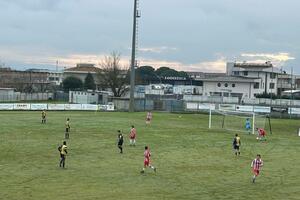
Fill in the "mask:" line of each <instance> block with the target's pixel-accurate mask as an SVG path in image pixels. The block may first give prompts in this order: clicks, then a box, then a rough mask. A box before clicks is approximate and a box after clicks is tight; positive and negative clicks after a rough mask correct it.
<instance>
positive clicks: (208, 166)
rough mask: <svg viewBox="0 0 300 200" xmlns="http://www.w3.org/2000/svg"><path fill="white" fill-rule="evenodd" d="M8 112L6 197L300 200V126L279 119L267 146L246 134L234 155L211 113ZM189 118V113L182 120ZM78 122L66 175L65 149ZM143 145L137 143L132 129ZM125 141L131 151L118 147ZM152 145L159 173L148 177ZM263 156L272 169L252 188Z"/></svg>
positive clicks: (4, 123) (1, 127)
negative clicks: (213, 126) (254, 168)
mask: <svg viewBox="0 0 300 200" xmlns="http://www.w3.org/2000/svg"><path fill="white" fill-rule="evenodd" d="M47 114H48V122H47V124H46V125H43V124H41V123H40V116H41V113H40V112H25V111H24V112H6V111H5V112H4V111H3V112H0V199H1V200H2V199H3V200H55V199H60V200H74V199H80V200H92V199H104V200H106V199H114V200H115V199H120V200H123V199H124V200H126V199H131V200H135V199H139V200H144V199H145V200H147V199H153V200H159V199H180V200H183V199H195V200H196V199H197V200H198V199H231V200H232V199H255V200H257V199H264V200H266V199H273V200H274V199H275V200H277V199H278V200H281V199H300V189H299V188H300V167H299V166H300V159H299V158H300V156H299V152H300V137H298V136H297V130H298V128H299V127H300V123H299V120H288V119H273V120H272V125H273V127H272V128H273V135H270V134H269V135H268V140H267V142H266V143H263V142H258V141H256V139H255V136H253V135H247V134H243V133H241V134H240V135H241V141H242V148H241V152H242V154H241V156H240V157H238V158H236V157H235V156H234V154H233V150H232V145H231V144H232V139H233V136H234V133H233V132H228V131H217V130H208V129H207V123H208V116H207V115H201V114H170V113H154V114H153V121H152V124H151V125H150V126H148V127H147V126H146V125H145V116H146V113H132V114H131V113H118V112H116V113H101V112H98V113H95V112H48V113H47ZM180 116H181V117H180ZM67 117H69V118H70V119H71V134H70V139H69V140H68V141H67V143H68V148H69V155H68V157H67V160H66V167H67V168H66V169H65V170H63V169H61V168H59V167H58V164H59V153H58V150H57V147H58V145H59V144H61V143H62V141H63V136H64V128H65V127H64V123H65V120H66V118H67ZM132 124H133V125H135V127H136V128H137V146H136V147H130V146H129V145H128V143H129V141H128V133H129V130H130V126H131V125H132ZM117 129H121V130H122V131H123V132H124V133H125V134H126V135H125V145H124V154H123V155H121V154H119V151H118V149H117V147H116V139H117V138H116V136H117V132H116V131H117ZM145 145H149V147H150V149H151V152H152V163H153V165H154V166H156V167H157V169H158V170H157V173H156V174H155V173H154V172H153V171H151V170H150V169H148V170H146V173H145V174H143V175H141V174H140V170H141V168H142V166H143V150H144V146H145ZM257 153H260V154H261V155H262V159H263V161H264V167H263V170H262V172H261V175H260V176H259V177H258V179H257V182H256V183H255V184H253V183H252V182H251V175H252V174H251V171H250V163H251V161H252V159H253V158H255V155H256V154H257Z"/></svg>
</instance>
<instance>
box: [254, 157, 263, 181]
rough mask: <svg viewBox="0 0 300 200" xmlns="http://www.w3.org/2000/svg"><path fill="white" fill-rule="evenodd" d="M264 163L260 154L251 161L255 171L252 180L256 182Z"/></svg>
mask: <svg viewBox="0 0 300 200" xmlns="http://www.w3.org/2000/svg"><path fill="white" fill-rule="evenodd" d="M263 165H264V163H263V161H262V159H261V156H260V154H257V156H256V158H255V159H254V160H253V161H252V163H251V168H252V172H253V177H252V182H253V183H255V179H256V177H257V176H258V175H259V171H260V170H261V168H262V166H263Z"/></svg>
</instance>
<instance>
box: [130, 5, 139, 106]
mask: <svg viewBox="0 0 300 200" xmlns="http://www.w3.org/2000/svg"><path fill="white" fill-rule="evenodd" d="M137 1H138V0H134V8H133V33H132V49H131V65H130V101H129V112H134V88H135V65H136V62H135V47H136V21H137V17H138V15H137V12H138V11H137Z"/></svg>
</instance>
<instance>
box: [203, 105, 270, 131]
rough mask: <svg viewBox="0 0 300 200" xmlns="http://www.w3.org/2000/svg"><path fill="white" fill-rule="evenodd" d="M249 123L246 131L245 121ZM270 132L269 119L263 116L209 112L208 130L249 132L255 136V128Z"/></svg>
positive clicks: (248, 113)
mask: <svg viewBox="0 0 300 200" xmlns="http://www.w3.org/2000/svg"><path fill="white" fill-rule="evenodd" d="M248 120H249V122H248V123H250V126H251V127H249V129H246V121H248ZM266 125H267V126H269V128H270V133H272V130H271V124H270V118H269V117H268V116H267V115H265V114H260V113H255V112H241V111H224V110H209V122H208V127H209V129H212V128H213V129H225V130H230V131H237V132H249V133H252V134H255V132H256V129H257V128H267V126H266Z"/></svg>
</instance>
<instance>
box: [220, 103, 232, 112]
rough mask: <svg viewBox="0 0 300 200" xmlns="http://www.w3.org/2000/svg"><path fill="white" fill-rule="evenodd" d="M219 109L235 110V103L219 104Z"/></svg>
mask: <svg viewBox="0 0 300 200" xmlns="http://www.w3.org/2000/svg"><path fill="white" fill-rule="evenodd" d="M219 110H224V111H235V104H220V105H219Z"/></svg>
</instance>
